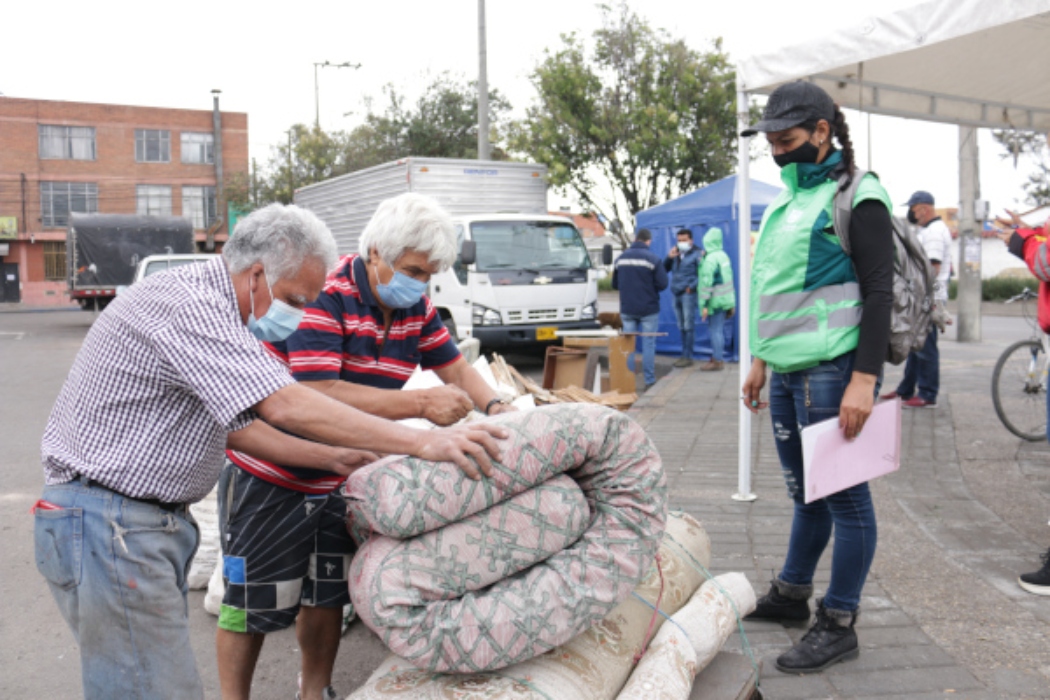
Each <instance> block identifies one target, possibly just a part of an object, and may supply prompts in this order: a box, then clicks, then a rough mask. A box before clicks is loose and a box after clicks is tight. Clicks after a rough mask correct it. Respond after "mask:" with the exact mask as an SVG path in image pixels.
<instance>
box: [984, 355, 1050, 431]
mask: <svg viewBox="0 0 1050 700" xmlns="http://www.w3.org/2000/svg"><path fill="white" fill-rule="evenodd" d="M1046 360H1047V358H1046V353H1044V352H1043V346H1042V344H1041V343H1040V342H1039V341H1038V340H1022V341H1019V342H1017V343H1014V344H1013V345H1011V346H1010V347H1008V348H1006V350H1005V351H1003V354H1002V355H1000V356H999V360H998V361H997V362H996V363H995V371H993V372H992V403H994V404H995V412H996V414H997V415H998V416H999V420H1001V421H1002V422H1003V425H1005V426H1006V429H1007V430H1009V431H1010V432H1011V433H1013V434H1014V435H1016V436H1017V437H1019V438H1024V439H1025V440H1032V441H1033V442H1034V441H1036V440H1045V439H1046V384H1045V380H1046V376H1045V375H1046Z"/></svg>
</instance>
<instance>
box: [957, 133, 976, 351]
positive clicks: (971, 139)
mask: <svg viewBox="0 0 1050 700" xmlns="http://www.w3.org/2000/svg"><path fill="white" fill-rule="evenodd" d="M980 197H981V185H980V175H979V173H978V165H977V128H976V127H973V126H959V291H958V294H957V295H956V296H957V297H958V304H959V330H958V331H957V335H956V337H957V338H958V339H959V341H960V342H963V343H965V342H974V343H978V342H980V341H981V225H980V224H981V222H979V221H978V220H977V216H976V211H975V210H976V207H975V206H974V205H975V204H976V203H977V200H978V199H980Z"/></svg>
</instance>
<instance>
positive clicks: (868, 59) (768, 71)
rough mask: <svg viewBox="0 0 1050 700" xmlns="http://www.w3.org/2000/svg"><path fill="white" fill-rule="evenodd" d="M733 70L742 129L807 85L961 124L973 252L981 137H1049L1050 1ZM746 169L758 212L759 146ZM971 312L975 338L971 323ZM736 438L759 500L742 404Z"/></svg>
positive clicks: (745, 478)
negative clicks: (784, 94)
mask: <svg viewBox="0 0 1050 700" xmlns="http://www.w3.org/2000/svg"><path fill="white" fill-rule="evenodd" d="M736 69H737V71H736V72H737V108H738V110H739V112H738V120H739V122H740V124H741V128H743V127H744V126H746V125H747V124H748V123H749V120H750V117H749V115H748V106H749V104H750V97H751V95H752V94H755V93H758V94H769V93H770V92H772V91H773V90H774V89H775V88H776V87H777V86H778V85H781V84H783V83H785V82H789V81H792V80H799V79H804V80H810V81H812V82H814V83H816V84H818V85H820V86H821V87H822V88H824V89H825V90H826V91H827V92H828V94H830V95H831V97H832V99H834V100H835V101H836V102H837V103H838V104H839V106H841V107H846V108H851V109H856V110H860V111H864V112H870V113H874V114H885V115H891V116H897V117H906V118H911V119H921V120H925V121H934V122H943V123H948V124H957V125H959V127H960V209H959V211H960V231H961V232H962V233H961V235H960V246H964V247H965V245H966V242H967V241H966V239H965V238H964V237H967V238H968V237H970V236H976V235H977V231H976V228H975V225H974V219H975V215H974V212H975V204H976V202H975V200H976V199H977V193H978V192H979V186H978V183H977V164H976V160H977V153H976V140H975V138H976V137H975V129H976V128H977V127H988V128H996V129H1018V130H1032V131H1041V132H1050V0H931V1H930V2H925V3H922V4H919V5H915V6H912V7H908V8H906V9H902V10H898V11H896V12H893V13H890V14H886V15H882V16H873V17H870V18H868V19H867V20H865V21H863V22H861V23H860V24H859V25H855V26H851V27H847V28H845V29H842V30H839V31H837V32H830V33H825V34H822V35H821V36H820V37H814V38H813V39H811V40H809V41H806V42H804V43H801V44H798V45H797V46H789V47H785V48H780V49H776V50H773V51H769V52H767V53H757V54H754V55H751V56H749V57H746V58H744V59H742V60H740V61H739V62H738V63H737V67H736ZM738 159H739V164H738V168H737V173H738V175H739V177H738V178H737V182H738V183H739V185H740V187H739V189H738V192H737V198H738V205H739V206H738V210H739V211H750V201H749V200H750V198H749V193H748V191H747V184H748V182H749V178H748V163H749V159H750V139H746V138H741V139H740V146H739V153H738ZM739 240H740V251H739V254H740V257H739V260H740V261H741V265H740V273H741V274H740V294H739V309H740V313H741V323H740V348H741V352H740V357H741V362H740V383H741V385H742V384H743V382H744V379H745V378H746V376H747V372H748V370H749V369H750V367H749V365H748V364H747V362H746V360H745V358H746V357H747V354H748V348H749V345H748V343H749V338H748V323H747V316H748V311H749V307H748V300H749V299H748V298H749V296H750V294H749V292H750V264H749V262H750V253H751V250H750V246H749V245H748V240H747V237H746V236H741V237H740V239H739ZM964 249H965V248H964ZM969 250H971V251H972V250H973V248H970V249H969ZM976 250H977V251H978V257H977V258H976V261H973V260H972V253H969V254H967V255H961V256H960V259H961V260H963V261H965V262H966V263H969V265H964V266H963V269H962V270H961V275H960V327H959V332H960V337H961V338H962V337H964V336H966V335H972V336H973V337H972V338H971V339H974V340H976V339H978V338H979V336H980V325H979V320H980V317H979V308H980V258H979V245H978V247H977V248H976ZM964 291H966V292H968V293H967V294H965V295H964ZM964 296H965V298H964ZM970 310H972V311H973V313H974V318H975V321H974V322H973V323H975V324H976V325H975V326H974V327H972V328H971V327H968V324H967V322H966V321H967V319H966V318H965V317H964V313H966V312H969V311H970ZM974 329H976V334H973V330H974ZM739 429H740V432H739V483H738V492H737V494H736V495H734V496H733V497H734V498H735V499H738V500H752V499H753V498H754V497H755V496H754V495H753V494H752V493H751V413H750V412H749V411H748V410H747V409H746V408H745V407H744V406H743V404H742V402H741V406H740V425H739Z"/></svg>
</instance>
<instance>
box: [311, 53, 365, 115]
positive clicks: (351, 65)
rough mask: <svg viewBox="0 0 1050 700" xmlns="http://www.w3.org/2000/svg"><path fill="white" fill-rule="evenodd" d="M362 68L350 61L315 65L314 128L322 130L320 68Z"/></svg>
mask: <svg viewBox="0 0 1050 700" xmlns="http://www.w3.org/2000/svg"><path fill="white" fill-rule="evenodd" d="M360 67H361V64H360V63H350V62H349V61H346V62H343V63H332V62H331V61H324V62H322V63H315V64H314V126H315V127H317V129H318V130H320V129H321V88H320V85H319V84H318V82H317V69H318V68H353V69H355V70H356V69H358V68H360Z"/></svg>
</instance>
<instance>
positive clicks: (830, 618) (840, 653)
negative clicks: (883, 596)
mask: <svg viewBox="0 0 1050 700" xmlns="http://www.w3.org/2000/svg"><path fill="white" fill-rule="evenodd" d="M856 621H857V613H855V612H852V613H851V612H845V611H842V610H834V611H829V610H828V609H827V608H825V607H824V601H823V600H818V601H817V620H816V622H814V623H813V626H812V627H810V628H809V631H808V632H806V634H805V636H803V637H802V640H801V641H799V643H798V644H796V645H795V646H793V647H792V648H791V650H790V651H789V652H787V653H786V654H782V655H781V656H780V657H779V658H777V661H776V667H777V670H778V671H780V672H781V673H797V674H800V675H801V674H804V673H816V672H817V671H823V670H824V669H826V668H827V667H828V666H831V665H833V664H837V663H838V662H840V661H850V660H851V659H855V658H857V657H858V656H860V648H859V645H858V644H857V633H856V632H855V631H854V629H853V625H854V623H856Z"/></svg>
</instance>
